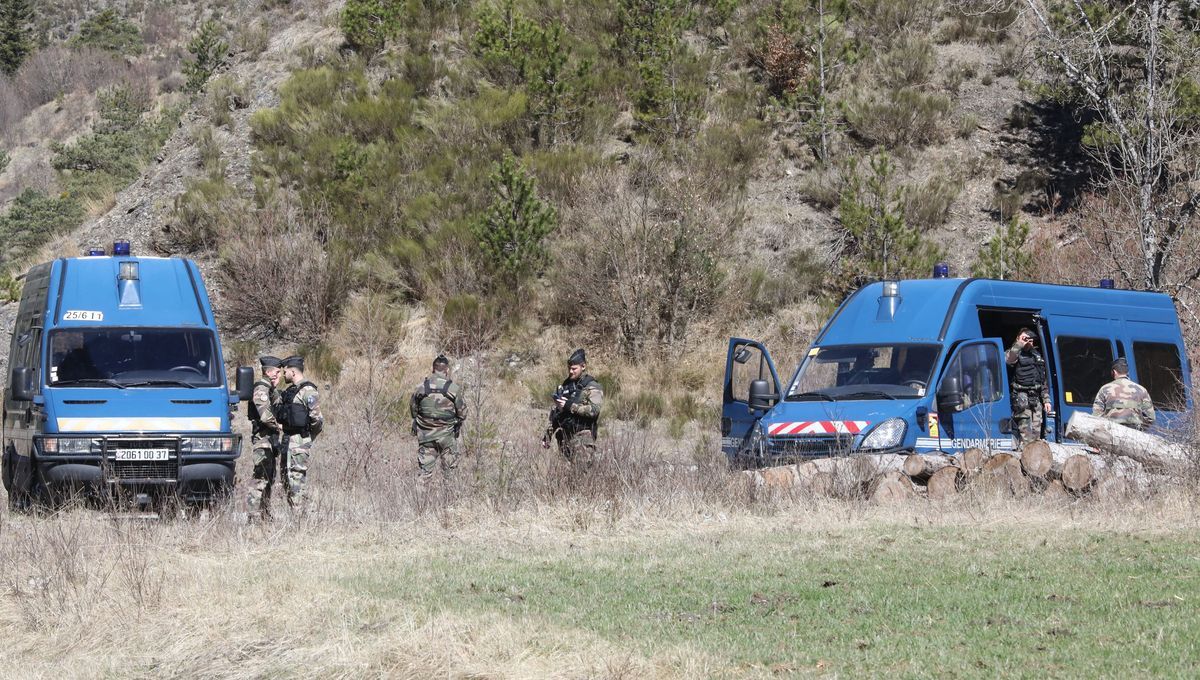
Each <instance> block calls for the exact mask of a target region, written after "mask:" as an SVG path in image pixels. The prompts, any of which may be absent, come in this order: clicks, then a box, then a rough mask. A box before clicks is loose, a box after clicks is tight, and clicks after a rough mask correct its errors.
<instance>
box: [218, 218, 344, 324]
mask: <svg viewBox="0 0 1200 680" xmlns="http://www.w3.org/2000/svg"><path fill="white" fill-rule="evenodd" d="M232 219H234V220H236V223H237V224H238V229H237V230H236V231H234V232H233V235H232V236H231V237H230V238H229V239H228V240H227V241H226V242H225V243H224V245H223V246H222V248H221V250H220V261H219V263H218V265H217V281H218V285H219V286H220V289H221V290H222V291H223V295H222V298H221V317H222V319H223V320H224V323H225V324H226V325H227V326H228V327H229V328H230V329H232V330H234V331H236V332H240V333H242V334H244V335H246V336H248V337H258V338H268V337H274V338H287V339H288V340H289V341H299V342H309V341H314V340H316V339H317V338H319V337H320V336H321V334H322V333H323V332H325V331H326V330H328V329H329V328H331V327H332V325H333V323H334V322H335V321H336V320H337V317H338V315H339V314H340V312H341V309H342V305H343V304H345V302H346V298H347V295H348V293H349V291H350V286H351V281H352V279H351V276H352V275H353V269H352V268H351V266H350V257H349V254H347V253H344V252H341V251H339V250H338V249H336V248H331V247H327V243H328V241H330V240H332V237H334V236H336V232H335V231H334V229H333V225H332V224H331V222H330V220H329V217H328V215H327V214H326V213H325V212H324V211H322V210H320V209H317V208H302V207H300V206H298V205H296V204H295V203H294V202H291V201H287V200H285V199H283V198H280V197H278V196H275V195H270V196H267V197H266V198H265V199H264V204H263V205H262V207H259V208H256V209H252V210H251V209H247V211H246V212H244V213H242V214H238V215H236V216H234V217H233V218H232Z"/></svg>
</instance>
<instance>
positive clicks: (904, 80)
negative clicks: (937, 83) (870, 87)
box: [878, 37, 936, 89]
mask: <svg viewBox="0 0 1200 680" xmlns="http://www.w3.org/2000/svg"><path fill="white" fill-rule="evenodd" d="M935 65H936V57H935V55H934V53H933V45H932V44H930V42H929V41H928V40H926V39H924V38H921V37H906V38H904V39H903V40H900V41H898V42H897V43H896V44H895V45H894V46H893V47H892V49H890V50H888V51H887V52H885V53H884V54H883V56H881V57H880V58H879V65H878V69H879V77H880V80H881V82H882V83H883V84H884V85H885V86H887V87H890V88H893V89H898V88H902V87H915V86H918V85H924V84H925V83H927V82H929V77H930V76H931V75H933V68H934V66H935Z"/></svg>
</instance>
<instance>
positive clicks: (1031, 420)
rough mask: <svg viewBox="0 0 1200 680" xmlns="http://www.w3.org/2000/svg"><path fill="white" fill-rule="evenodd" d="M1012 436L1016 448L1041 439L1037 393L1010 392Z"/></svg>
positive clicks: (1038, 394)
mask: <svg viewBox="0 0 1200 680" xmlns="http://www.w3.org/2000/svg"><path fill="white" fill-rule="evenodd" d="M1010 396H1011V397H1012V410H1013V434H1015V435H1016V437H1017V448H1021V447H1023V446H1025V445H1026V444H1028V443H1029V442H1032V441H1037V440H1038V439H1041V438H1042V420H1043V419H1044V417H1045V414H1044V413H1043V412H1042V409H1043V408H1044V407H1043V405H1042V400H1041V395H1040V393H1039V392H1037V391H1030V390H1017V389H1014V390H1012V393H1011V394H1010Z"/></svg>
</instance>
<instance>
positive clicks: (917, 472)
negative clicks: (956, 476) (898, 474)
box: [904, 453, 954, 482]
mask: <svg viewBox="0 0 1200 680" xmlns="http://www.w3.org/2000/svg"><path fill="white" fill-rule="evenodd" d="M949 465H954V459H953V458H951V457H950V456H947V455H944V454H940V453H928V454H920V453H914V454H912V455H911V456H909V457H907V458H905V459H904V474H906V475H908V476H909V478H910V479H912V480H913V481H918V482H923V481H926V480H928V479H929V478H930V477H932V476H933V473H935V472H937V471H938V470H941V469H942V468H944V467H947V466H949Z"/></svg>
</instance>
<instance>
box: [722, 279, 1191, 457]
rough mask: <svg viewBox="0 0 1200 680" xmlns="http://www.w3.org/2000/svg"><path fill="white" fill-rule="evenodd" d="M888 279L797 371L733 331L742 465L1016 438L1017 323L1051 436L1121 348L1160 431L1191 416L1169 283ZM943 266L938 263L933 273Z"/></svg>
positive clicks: (732, 416) (822, 337) (998, 443)
mask: <svg viewBox="0 0 1200 680" xmlns="http://www.w3.org/2000/svg"><path fill="white" fill-rule="evenodd" d="M944 273H945V268H944V265H939V269H938V271H937V272H935V277H934V278H932V279H923V280H902V281H881V282H876V283H872V284H869V285H866V286H863V287H862V288H860V289H858V290H857V291H855V292H854V293H852V294H851V295H850V296H849V297H847V298H846V300H845V301H844V302H842V304H841V306H840V307H839V308H838V309H837V311H836V312H835V313H834V315H833V317H832V318H830V319H829V321H828V322H826V324H825V326H824V328H823V329H822V330H821V331H820V333H819V334H818V335H817V337H816V339H815V341H814V342H813V344H812V346H811V347H810V348H809V349H808V351H807V353H806V354H805V355H804V357H803V359H802V360H801V361H800V364H799V367H798V368H797V369H796V371H795V373H793V374H792V376H791V378H790V379H789V380H787V382H784V381H782V380H780V377H779V373H778V372H777V371H776V368H775V364H774V363H773V362H772V360H771V356H770V354H769V353H768V352H767V348H766V347H764V346H763V345H762V344H761V343H759V342H756V341H754V340H749V339H744V338H731V339H730V341H729V347H728V355H727V359H726V367H725V387H724V404H723V409H722V418H721V434H722V449H723V450H724V452H725V454H726V455H727V456H728V457H729V458H730V460H731V462H733V463H736V464H750V465H768V464H773V463H776V462H784V461H785V460H796V459H803V458H815V457H826V456H831V455H853V454H856V453H898V452H916V453H929V452H935V451H937V452H945V453H949V454H952V455H953V454H956V453H961V452H962V451H963V450H965V449H967V448H969V447H978V448H982V449H985V450H991V451H1004V450H1011V449H1012V448H1013V447H1014V436H1013V435H1014V432H1013V420H1012V403H1011V396H1010V389H1009V386H1010V382H1011V375H1010V372H1009V370H1008V367H1007V366H1006V363H1005V357H1004V354H1005V350H1006V349H1007V348H1008V347H1009V346H1010V345H1011V344H1012V342H1013V340H1014V338H1016V337H1017V334H1018V332H1019V331H1020V329H1022V328H1029V329H1030V330H1032V331H1033V332H1034V334H1035V335H1036V336H1037V337H1038V339H1039V341H1038V342H1037V349H1038V351H1039V352H1040V353H1041V354H1042V355H1043V358H1044V361H1045V366H1046V373H1047V378H1048V385H1049V392H1050V402H1051V412H1050V413H1049V414H1048V416H1047V418H1046V422H1045V424H1044V432H1043V437H1044V438H1045V439H1047V440H1049V441H1054V442H1061V443H1065V444H1072V442H1069V441H1067V440H1066V438H1065V437H1064V434H1063V430H1064V428H1065V425H1066V422H1067V421H1068V420H1069V418H1070V417H1071V415H1072V414H1073V413H1074V412H1076V411H1080V410H1083V411H1087V412H1090V411H1091V406H1092V401H1093V399H1094V398H1095V396H1096V392H1097V391H1098V390H1099V388H1100V387H1101V386H1102V385H1104V384H1105V383H1106V382H1108V381H1109V380H1110V379H1111V373H1110V370H1111V366H1112V362H1113V361H1114V360H1115V358H1116V357H1125V358H1126V359H1127V360H1128V362H1129V370H1130V372H1129V375H1130V377H1131V378H1132V379H1133V380H1135V381H1137V382H1138V383H1140V384H1142V385H1143V386H1144V387H1145V388H1146V389H1147V390H1148V391H1149V392H1150V395H1151V398H1152V399H1153V401H1154V406H1155V410H1156V414H1157V415H1156V419H1157V422H1156V423H1155V426H1154V427H1155V428H1156V429H1159V430H1169V429H1172V428H1175V427H1181V426H1182V425H1183V424H1184V418H1183V415H1184V413H1185V411H1187V410H1188V409H1189V408H1191V406H1192V401H1191V389H1190V386H1191V375H1190V373H1191V371H1190V366H1189V362H1188V359H1187V354H1186V352H1185V350H1184V344H1183V337H1182V334H1181V332H1180V326H1179V318H1178V316H1177V314H1176V311H1175V305H1174V303H1173V302H1172V300H1171V298H1170V297H1168V296H1166V295H1163V294H1161V293H1150V292H1140V291H1131V290H1118V289H1113V288H1112V283H1111V281H1109V280H1105V281H1103V282H1101V287H1098V288H1088V287H1081V286H1063V285H1051V284H1043V283H1027V282H1017V281H997V280H991V279H951V278H947V277H945V276H944ZM938 274H942V275H941V276H938Z"/></svg>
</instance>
